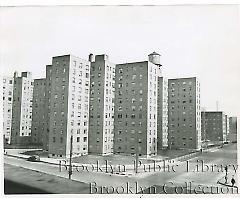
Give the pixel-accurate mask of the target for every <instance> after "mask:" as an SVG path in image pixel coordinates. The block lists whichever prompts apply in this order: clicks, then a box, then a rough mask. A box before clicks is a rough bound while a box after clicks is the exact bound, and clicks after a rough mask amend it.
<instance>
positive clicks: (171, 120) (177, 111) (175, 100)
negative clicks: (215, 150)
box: [168, 77, 201, 149]
mask: <svg viewBox="0 0 240 198" xmlns="http://www.w3.org/2000/svg"><path fill="white" fill-rule="evenodd" d="M168 113H169V114H168V145H169V148H170V149H181V148H182V149H200V148H201V110H200V83H199V81H198V79H197V78H196V77H193V78H177V79H169V80H168Z"/></svg>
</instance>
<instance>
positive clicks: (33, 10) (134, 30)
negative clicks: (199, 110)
mask: <svg viewBox="0 0 240 198" xmlns="http://www.w3.org/2000/svg"><path fill="white" fill-rule="evenodd" d="M239 8H240V7H239V5H199V6H197V5H196V6H183V5H182V6H52V7H47V6H42V7H5V8H3V7H2V8H0V17H1V23H0V66H1V73H0V75H10V76H12V75H13V72H14V71H15V70H17V71H19V72H22V71H31V72H32V74H33V77H34V78H43V77H44V76H45V65H47V64H51V60H52V57H53V56H58V55H63V54H73V55H76V56H78V57H80V58H84V59H87V58H88V55H89V54H90V53H93V54H104V53H106V54H108V55H109V59H110V61H111V62H113V63H123V62H132V61H143V60H147V55H148V54H150V53H151V52H153V51H156V52H158V53H160V54H161V64H162V65H163V66H162V70H163V75H164V76H165V77H166V78H177V77H192V76H197V77H198V78H199V80H200V82H201V104H202V107H204V108H205V109H206V110H216V106H217V105H216V103H217V101H218V104H219V105H218V106H219V110H222V111H224V112H226V113H227V114H229V115H230V116H238V118H240V102H239V101H240V53H239V52H240V9H239ZM238 123H240V120H238ZM239 126H240V125H239ZM239 128H240V127H238V129H239Z"/></svg>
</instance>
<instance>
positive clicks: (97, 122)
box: [88, 54, 115, 155]
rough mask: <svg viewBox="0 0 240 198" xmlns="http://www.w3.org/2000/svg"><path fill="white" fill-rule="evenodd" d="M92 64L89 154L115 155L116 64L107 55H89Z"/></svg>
mask: <svg viewBox="0 0 240 198" xmlns="http://www.w3.org/2000/svg"><path fill="white" fill-rule="evenodd" d="M89 61H90V62H91V76H90V81H91V88H90V111H89V113H90V118H89V139H88V145H89V146H88V149H89V150H88V152H89V154H100V155H108V154H112V153H113V127H114V126H113V123H114V91H115V88H114V86H115V85H114V84H115V64H113V63H111V62H110V61H109V59H108V56H107V55H106V54H103V55H96V56H95V57H94V56H93V54H90V55H89Z"/></svg>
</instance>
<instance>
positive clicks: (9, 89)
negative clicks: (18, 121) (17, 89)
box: [3, 76, 13, 144]
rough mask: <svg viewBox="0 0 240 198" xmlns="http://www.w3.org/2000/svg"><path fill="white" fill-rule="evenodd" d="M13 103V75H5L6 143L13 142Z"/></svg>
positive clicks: (4, 127) (4, 123)
mask: <svg viewBox="0 0 240 198" xmlns="http://www.w3.org/2000/svg"><path fill="white" fill-rule="evenodd" d="M12 103H13V77H7V76H4V77H3V139H4V143H6V144H10V143H11V128H12Z"/></svg>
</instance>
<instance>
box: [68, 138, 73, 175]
mask: <svg viewBox="0 0 240 198" xmlns="http://www.w3.org/2000/svg"><path fill="white" fill-rule="evenodd" d="M72 146H73V135H71V138H70V159H69V171H68V178H69V179H71V177H72Z"/></svg>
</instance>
